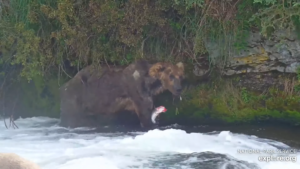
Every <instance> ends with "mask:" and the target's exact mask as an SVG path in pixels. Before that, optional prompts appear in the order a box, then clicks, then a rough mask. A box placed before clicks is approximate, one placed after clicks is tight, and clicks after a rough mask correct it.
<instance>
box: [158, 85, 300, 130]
mask: <svg viewBox="0 0 300 169" xmlns="http://www.w3.org/2000/svg"><path fill="white" fill-rule="evenodd" d="M212 84H213V85H212ZM183 97H184V98H185V99H183V101H182V102H180V103H178V104H177V106H178V109H179V112H180V113H179V114H177V115H176V113H174V111H173V110H172V109H171V111H168V113H166V115H165V117H164V119H165V120H170V121H172V119H173V121H175V119H176V120H178V119H180V120H181V121H183V119H185V120H191V121H196V122H198V124H203V122H205V121H206V119H209V120H210V121H211V120H213V121H219V122H222V123H252V122H257V121H270V120H272V121H273V120H275V121H281V122H287V123H290V124H294V125H298V123H300V106H299V102H300V95H299V92H294V93H292V94H291V93H286V92H284V90H278V89H276V88H270V89H269V91H268V92H267V93H265V94H261V93H257V92H253V91H250V90H247V89H246V88H237V87H235V86H234V85H233V84H232V83H231V80H227V81H215V82H214V83H211V84H202V85H199V86H198V87H197V88H196V89H192V90H190V91H188V92H186V93H185V94H184V95H183ZM171 107H172V106H171ZM173 107H175V106H173ZM181 118H183V119H181ZM192 123H193V122H192Z"/></svg>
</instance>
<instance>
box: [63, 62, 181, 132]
mask: <svg viewBox="0 0 300 169" xmlns="http://www.w3.org/2000/svg"><path fill="white" fill-rule="evenodd" d="M183 78H184V66H183V64H182V63H181V62H179V63H177V64H176V65H173V64H171V63H162V62H159V63H156V64H153V65H152V64H150V63H148V62H147V61H144V60H139V61H136V62H134V63H132V64H130V65H129V66H127V67H115V66H110V67H106V66H102V67H101V69H96V68H94V67H92V66H88V67H86V68H84V69H82V70H81V71H79V72H78V73H77V74H76V75H75V77H74V78H73V79H71V80H70V81H68V82H67V83H66V84H64V85H63V86H62V87H61V88H60V93H61V122H60V124H61V125H62V126H65V127H81V126H97V125H101V124H105V122H108V121H109V119H110V118H111V117H112V115H113V114H115V113H117V112H121V111H122V110H128V111H131V112H134V113H136V115H137V116H138V118H139V120H140V122H141V125H142V126H151V125H152V123H151V113H152V110H153V109H154V107H153V100H152V97H153V96H154V95H157V94H159V93H161V92H163V91H165V90H169V91H170V92H171V93H173V94H174V95H179V94H180V92H179V93H178V91H179V89H180V88H181V84H180V83H181V80H182V79H183ZM175 84H176V85H175ZM176 89H177V92H176Z"/></svg>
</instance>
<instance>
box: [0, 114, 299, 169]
mask: <svg viewBox="0 0 300 169" xmlns="http://www.w3.org/2000/svg"><path fill="white" fill-rule="evenodd" d="M2 121H3V120H2ZM15 123H16V124H17V125H18V127H19V129H6V128H5V126H4V123H3V122H1V123H0V152H13V153H17V154H18V155H20V156H22V157H24V158H27V159H29V160H31V161H33V162H36V163H37V164H38V165H40V166H41V168H42V169H83V168H88V169H260V168H261V169H283V168H285V169H299V168H300V161H299V160H300V153H299V152H297V151H296V152H295V153H288V154H287V153H286V154H285V155H288V156H289V157H290V158H284V159H286V160H290V161H282V160H281V161H270V162H266V161H260V160H266V158H262V157H267V156H273V157H279V156H280V154H278V150H294V149H297V150H298V149H299V145H300V134H299V130H297V129H295V130H291V129H288V128H287V129H285V128H280V127H278V128H276V127H258V126H240V127H239V126H236V127H227V128H226V127H214V126H197V127H193V128H191V127H189V128H184V127H180V126H178V125H172V126H167V127H162V128H159V129H155V130H150V131H148V132H141V131H133V130H129V129H124V127H121V126H120V127H114V128H111V127H104V128H102V129H92V128H77V129H67V128H63V127H59V126H58V125H57V123H58V119H52V118H47V117H33V118H25V119H18V120H16V121H15ZM249 150H251V152H253V151H255V152H254V153H251V152H249ZM246 151H247V152H246ZM275 151H276V153H275V154H270V152H275ZM281 155H283V154H281ZM259 159H260V160H259ZM298 159H299V160H298Z"/></svg>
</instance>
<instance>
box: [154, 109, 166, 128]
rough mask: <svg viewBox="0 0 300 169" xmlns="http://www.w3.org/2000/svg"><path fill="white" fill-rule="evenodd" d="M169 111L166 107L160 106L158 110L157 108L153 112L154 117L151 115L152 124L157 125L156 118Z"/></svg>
mask: <svg viewBox="0 0 300 169" xmlns="http://www.w3.org/2000/svg"><path fill="white" fill-rule="evenodd" d="M166 111H167V109H166V108H165V107H164V106H159V107H157V108H155V110H154V111H153V113H152V115H151V120H152V122H153V123H154V124H155V123H156V121H155V119H156V117H157V116H158V115H159V114H160V113H163V112H166Z"/></svg>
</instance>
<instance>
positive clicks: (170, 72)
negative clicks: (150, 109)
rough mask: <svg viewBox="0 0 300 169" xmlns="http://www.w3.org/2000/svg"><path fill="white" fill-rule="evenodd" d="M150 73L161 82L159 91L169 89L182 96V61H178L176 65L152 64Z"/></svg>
mask: <svg viewBox="0 0 300 169" xmlns="http://www.w3.org/2000/svg"><path fill="white" fill-rule="evenodd" d="M149 75H150V76H151V77H153V78H155V79H157V80H159V82H160V83H161V88H160V89H159V91H158V92H162V91H163V90H169V91H170V92H171V93H172V94H173V95H175V96H180V94H181V91H182V86H181V81H182V80H183V79H184V65H183V63H182V62H178V63H177V64H176V65H173V64H171V63H161V62H159V63H156V64H154V65H153V66H151V68H150V70H149Z"/></svg>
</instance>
